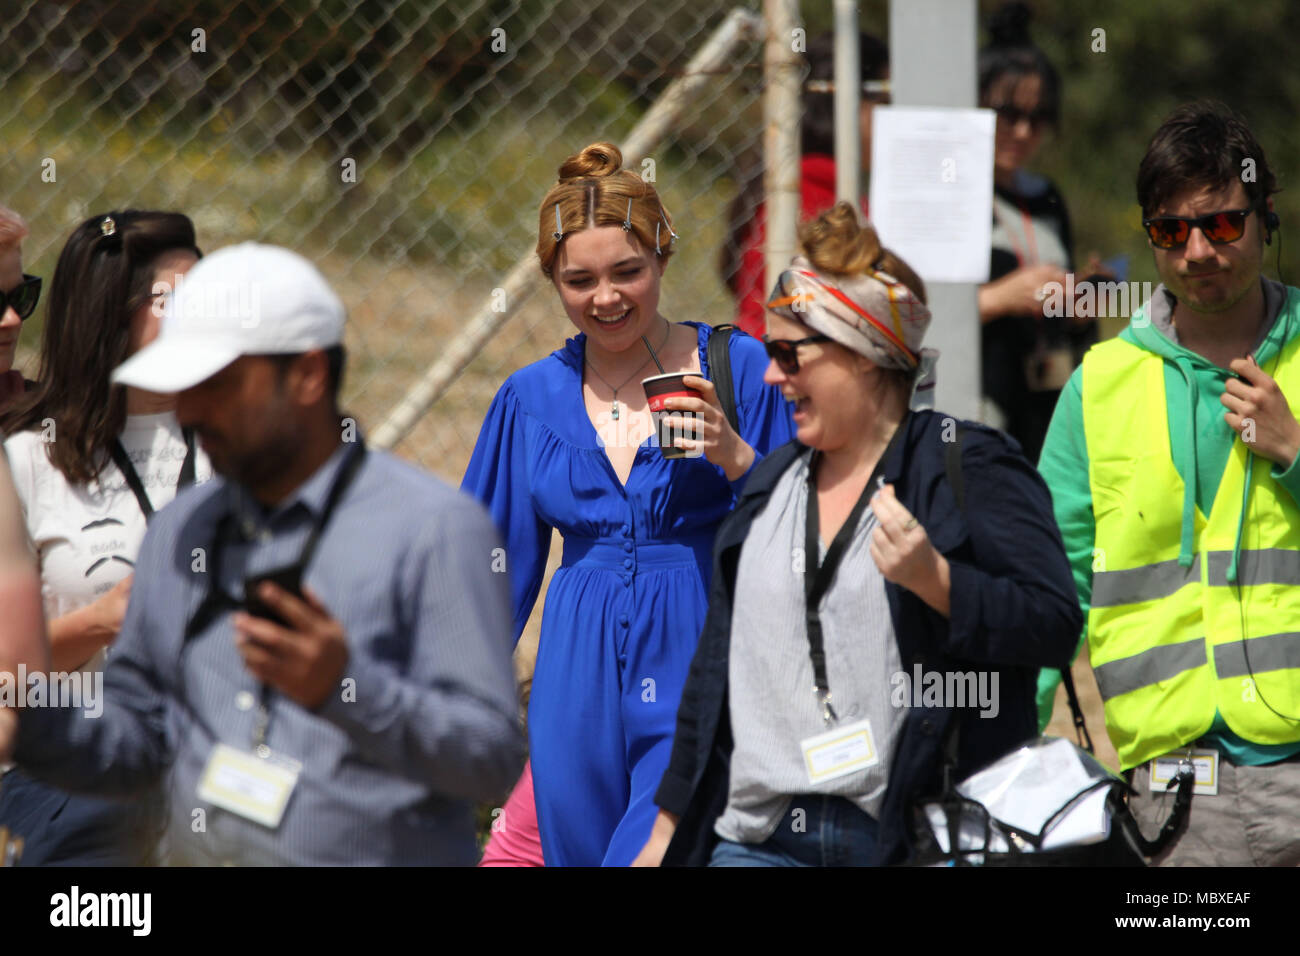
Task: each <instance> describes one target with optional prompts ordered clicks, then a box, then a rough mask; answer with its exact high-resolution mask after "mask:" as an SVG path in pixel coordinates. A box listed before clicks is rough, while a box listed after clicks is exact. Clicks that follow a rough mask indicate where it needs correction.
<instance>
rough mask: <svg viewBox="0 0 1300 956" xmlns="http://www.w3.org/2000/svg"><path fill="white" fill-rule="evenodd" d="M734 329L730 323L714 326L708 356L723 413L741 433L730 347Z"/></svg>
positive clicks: (736, 431)
mask: <svg viewBox="0 0 1300 956" xmlns="http://www.w3.org/2000/svg"><path fill="white" fill-rule="evenodd" d="M734 331H736V327H735V326H734V325H731V324H729V323H727V324H723V325H715V326H714V327H713V334H712V335H710V336H709V347H708V358H709V374H710V375H711V376H712V377H713V387H714V389H715V390H716V391H717V393H718V401H719V402H721V403H722V411H723V414H725V415H726V416H727V422H728V424H730V425H731V430H732V431H733V432H735V433H736V434H737V435H739V434H740V419H739V418H738V417H737V415H736V385H735V382H734V381H733V380H732V377H731V349H730V348H729V343H730V341H731V334H732V333H733V332H734Z"/></svg>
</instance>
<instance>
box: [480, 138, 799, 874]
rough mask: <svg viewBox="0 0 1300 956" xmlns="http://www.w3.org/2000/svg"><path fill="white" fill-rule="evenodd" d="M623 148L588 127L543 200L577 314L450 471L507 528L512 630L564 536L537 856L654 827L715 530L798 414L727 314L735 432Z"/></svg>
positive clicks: (542, 244)
mask: <svg viewBox="0 0 1300 956" xmlns="http://www.w3.org/2000/svg"><path fill="white" fill-rule="evenodd" d="M621 165H622V156H621V154H620V153H619V151H618V149H617V147H615V146H613V145H611V144H609V143H595V144H593V145H591V146H588V147H587V148H586V149H584V150H583V151H582V152H581V153H579V154H577V155H576V156H573V157H570V158H569V159H568V160H566V161H565V163H564V165H563V166H561V167H560V172H559V181H558V182H557V183H556V184H555V185H554V186H553V187H552V188H551V190H550V191H549V192H548V193H547V195H546V197H545V199H543V201H542V205H541V209H540V220H539V230H538V242H537V255H538V259H539V261H540V265H541V269H542V272H543V274H545V275H546V277H547V278H548V279H550V280H551V282H552V283H553V284H554V286H555V289H556V292H557V294H558V295H559V298H560V303H561V304H562V305H563V306H564V310H565V313H566V314H567V315H568V317H569V320H570V321H571V322H572V323H573V325H574V326H575V327H576V328H577V330H578V333H579V334H578V335H576V336H575V337H574V338H572V339H569V340H568V342H566V343H565V346H564V348H561V349H559V350H557V351H555V352H553V353H552V354H551V355H550V356H548V357H546V358H544V359H542V360H541V361H539V362H535V363H533V364H532V365H529V366H527V367H525V368H523V369H520V370H519V371H518V372H516V373H514V374H513V375H511V376H510V378H509V379H507V380H506V382H505V384H504V385H503V386H502V387H501V390H500V391H499V392H498V393H497V396H496V398H495V399H494V401H493V403H492V407H491V409H490V410H489V412H488V415H487V419H486V420H485V422H484V424H483V428H482V431H481V432H480V434H479V438H478V442H477V444H476V446H475V449H474V454H473V458H472V459H471V461H470V464H469V467H468V469H467V471H466V474H465V480H464V482H463V485H462V487H463V488H464V489H465V490H466V491H468V492H470V493H471V494H473V495H474V496H475V497H477V498H479V499H480V500H481V501H483V502H484V504H485V505H486V506H487V507H488V508H489V510H490V511H491V512H492V515H493V517H494V518H495V520H496V522H497V526H498V528H499V529H500V530H501V533H502V536H503V537H504V538H505V541H506V554H507V564H508V569H509V572H510V575H511V579H512V580H511V588H512V596H513V603H514V623H515V636H516V639H517V638H518V636H519V633H520V632H521V631H522V630H523V627H524V624H525V622H526V621H527V620H528V615H529V613H530V611H531V610H532V607H533V604H534V602H535V601H536V599H537V594H538V591H539V589H540V587H541V583H542V577H543V574H544V571H545V567H546V557H547V552H548V549H549V544H550V537H551V531H552V529H555V530H558V531H559V532H560V534H561V536H562V537H563V539H564V557H563V561H562V564H561V567H560V568H559V569H558V570H557V571H556V573H555V575H554V577H553V578H552V580H551V584H550V588H549V590H548V593H547V597H546V605H545V608H544V610H543V613H542V631H541V638H540V641H539V646H538V656H537V664H536V668H535V671H534V677H533V685H532V694H531V699H530V703H529V735H530V742H531V769H532V775H533V787H534V793H535V796H536V805H537V819H538V825H539V829H540V833H541V845H542V848H543V851H544V856H545V861H546V863H547V864H548V865H561V866H563V865H579V866H583V865H585V866H595V865H600V864H609V865H626V864H627V863H629V862H631V860H632V859H633V857H635V856H636V854H637V851H638V850H639V849H640V848H641V846H642V845H643V844H644V843H645V841H646V838H647V837H648V836H649V833H650V826H651V823H652V821H653V819H654V815H655V806H654V803H653V800H652V797H653V794H654V789H655V787H657V786H658V785H659V778H660V776H661V775H662V774H663V770H664V768H665V766H666V765H667V760H668V752H669V749H670V747H671V743H672V733H673V723H674V719H675V717H676V712H677V704H678V698H679V695H680V691H681V685H682V682H683V680H684V679H685V676H686V672H687V669H688V668H689V666H690V660H691V655H692V654H693V653H694V651H695V642H696V638H697V637H698V635H699V631H700V626H701V624H702V623H703V621H704V611H705V608H706V606H707V603H708V600H707V598H708V585H709V578H710V571H711V566H710V554H711V549H712V542H713V534H714V531H715V530H716V529H717V526H718V524H719V523H720V522H721V520H722V518H723V516H724V515H726V513H727V512H728V511H729V510H730V509H731V507H732V505H733V503H734V502H735V500H736V499H737V497H738V496H739V493H740V491H741V489H742V487H743V485H744V482H745V480H746V478H747V476H748V474H749V473H750V471H751V470H752V469H753V466H754V464H755V463H756V462H757V461H758V460H760V459H761V457H762V455H763V454H764V453H765V452H767V451H768V450H769V449H771V448H774V447H776V446H778V445H781V444H784V443H785V442H786V441H787V440H788V439H789V438H790V437H791V436H792V434H793V427H792V425H791V422H790V417H789V409H788V406H787V405H786V403H785V401H784V400H783V399H782V397H781V395H780V393H779V392H778V391H777V390H775V389H772V388H769V387H768V386H766V385H765V384H764V383H763V380H762V377H763V369H764V367H765V365H766V364H767V363H766V357H765V355H764V352H763V348H762V346H761V345H760V343H758V342H757V341H755V340H754V339H751V338H749V337H748V336H745V335H740V334H737V335H733V336H732V338H731V340H730V343H729V355H730V361H731V369H732V376H733V379H734V382H735V398H736V407H737V415H738V419H739V425H740V430H739V433H737V432H736V431H735V430H733V429H732V428H731V426H730V425H729V424H728V422H727V418H726V416H725V415H724V414H723V411H722V405H721V403H720V402H719V400H718V396H717V393H716V390H715V389H714V386H713V383H712V381H711V375H710V370H709V368H708V356H707V347H708V342H709V338H710V336H711V335H712V332H713V330H712V328H711V327H710V326H709V325H707V324H704V323H700V322H682V323H671V322H669V321H668V320H667V319H665V318H664V317H663V316H662V315H661V314H660V313H659V289H660V281H661V278H662V276H663V274H664V271H665V269H666V267H667V265H668V260H669V258H670V257H671V255H672V252H673V245H674V243H675V240H676V239H677V236H676V233H675V232H674V231H673V227H672V220H671V219H670V217H669V216H668V213H667V211H666V210H665V209H664V207H663V204H662V203H661V201H660V199H659V196H658V195H657V193H656V191H655V189H654V186H653V185H651V184H649V183H647V182H645V181H644V180H642V179H641V177H640V176H637V175H636V174H635V173H632V172H629V171H627V170H624V169H622V168H621ZM669 374H681V375H682V376H683V378H682V380H681V382H680V383H679V384H680V385H682V386H685V389H686V390H690V391H691V392H693V393H694V394H682V391H683V390H682V389H678V390H677V391H678V394H676V395H672V396H668V397H664V396H657V397H656V400H655V401H656V405H659V404H660V401H662V407H661V410H660V411H661V414H660V418H661V420H662V426H663V428H664V429H665V430H666V431H668V432H676V434H672V435H671V445H669V444H667V443H665V444H664V445H663V446H662V447H661V445H660V443H659V442H658V441H657V440H656V438H657V435H656V429H655V422H654V419H653V417H652V412H651V410H650V404H649V402H648V400H647V397H646V393H645V389H644V387H643V385H642V382H643V380H645V379H648V378H659V376H660V375H669ZM660 381H663V380H662V379H661V380H660ZM651 386H652V388H654V387H655V383H654V382H651ZM662 412H674V413H683V414H681V415H663V414H662ZM687 413H689V416H690V417H686V414H687ZM688 436H689V437H688ZM677 450H679V451H680V452H681V453H683V455H684V456H683V457H680V458H677V457H671V456H672V455H675V454H677V453H678V451H677ZM509 826H510V823H509V822H508V821H507V823H506V827H507V828H508V827H509Z"/></svg>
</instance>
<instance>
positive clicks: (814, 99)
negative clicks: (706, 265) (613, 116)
mask: <svg viewBox="0 0 1300 956" xmlns="http://www.w3.org/2000/svg"><path fill="white" fill-rule="evenodd" d="M858 40H859V42H858V67H859V70H860V75H861V77H862V84H863V89H862V102H861V106H860V108H859V114H858V132H859V137H860V139H861V144H860V145H861V150H862V169H863V170H864V171H866V170H867V169H868V168H869V167H870V165H871V112H872V110H874V109H875V108H876V106H877V105H880V104H888V103H889V101H890V96H889V92H888V87H889V48H888V47H887V46H885V44H884V43H883V42H881V41H880V40H879V39H878V38H876V37H874V36H872V35H871V34H869V33H860V34H858ZM805 59H806V60H807V62H808V78H807V79H806V80H805V81H804V89H803V98H802V102H803V113H802V116H801V118H800V121H799V151H800V153H801V157H802V158H801V159H800V161H799V194H800V204H799V218H800V221H806V220H809V219H812V218H814V217H816V216H817V215H818V213H821V212H824V211H825V210H827V209H829V208H831V206H833V205H834V204H835V95H834V94H835V89H834V78H835V34H834V33H823V34H822V35H820V36H818V37H816V38H815V39H814V40H813V41H812V42H811V43H809V44H808V51H807V53H806V54H805ZM742 163H743V172H742V173H741V176H740V180H741V182H740V191H739V192H738V194H737V195H736V198H735V199H734V200H732V202H731V206H730V207H729V208H728V210H727V218H728V225H727V241H726V243H725V244H724V245H723V247H722V252H721V255H720V256H719V259H718V270H719V272H720V273H721V275H722V281H723V282H724V283H726V285H727V287H728V288H729V289H731V291H732V293H733V294H734V295H735V297H736V304H737V311H736V324H737V325H738V326H740V328H742V329H744V330H745V331H746V332H748V333H749V334H750V335H752V336H754V337H755V338H761V337H762V336H763V333H764V331H765V330H766V322H767V319H766V310H765V308H764V304H765V303H766V302H767V291H768V288H769V287H770V283H769V282H767V280H766V279H765V278H764V274H765V272H766V259H765V252H764V248H763V247H764V244H765V243H766V241H767V209H766V207H765V205H764V203H763V162H762V156H761V155H760V154H758V153H751V154H750V155H748V156H746V157H745V158H744V159H742ZM863 185H864V188H865V185H866V184H865V183H864V184H863ZM862 211H863V212H864V213H865V212H866V211H867V206H866V199H865V198H864V199H863V201H862Z"/></svg>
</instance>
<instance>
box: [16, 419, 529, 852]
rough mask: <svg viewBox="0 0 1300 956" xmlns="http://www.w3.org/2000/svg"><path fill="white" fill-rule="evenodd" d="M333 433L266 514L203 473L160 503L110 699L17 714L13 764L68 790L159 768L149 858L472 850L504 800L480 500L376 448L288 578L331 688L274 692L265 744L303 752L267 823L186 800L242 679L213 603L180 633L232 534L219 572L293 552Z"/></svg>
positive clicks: (339, 455) (245, 731)
mask: <svg viewBox="0 0 1300 956" xmlns="http://www.w3.org/2000/svg"><path fill="white" fill-rule="evenodd" d="M360 450H361V449H360V448H359V446H357V445H354V444H348V443H344V444H342V445H340V447H339V449H338V450H337V451H336V452H335V453H334V454H333V455H332V456H331V457H330V458H329V459H328V460H327V461H326V463H325V464H324V465H322V466H321V467H320V468H319V469H318V470H317V471H316V473H315V474H313V475H312V477H311V478H309V479H308V480H307V481H306V482H304V483H303V484H302V485H301V486H300V487H299V488H298V489H297V490H296V491H295V492H294V493H293V494H291V495H290V496H289V497H288V498H287V499H286V500H285V501H283V502H281V503H280V504H279V505H278V506H277V507H275V508H274V509H273V510H271V511H269V512H267V511H264V510H263V509H262V508H261V507H260V506H259V505H258V504H257V503H256V502H255V501H254V500H253V498H252V497H251V495H249V493H248V492H247V491H246V490H245V489H243V488H242V487H240V486H238V485H236V484H234V483H232V482H229V481H227V480H225V479H224V478H216V479H214V480H213V481H210V482H208V483H206V484H204V485H201V486H198V487H194V488H191V489H189V490H188V491H186V492H185V493H183V494H182V495H180V496H179V497H178V498H177V499H176V500H175V501H174V502H173V503H172V504H171V505H169V506H167V507H166V508H164V509H163V510H162V511H161V512H159V513H158V515H157V517H156V518H155V520H154V521H153V522H152V523H151V524H150V526H149V530H148V533H147V535H146V536H145V539H144V543H143V545H142V546H141V549H140V555H139V560H138V563H137V567H136V574H135V582H134V584H133V586H132V592H131V600H130V605H129V607H128V610H127V614H126V619H125V621H124V623H123V627H122V632H121V634H120V636H119V638H118V640H117V642H116V643H115V644H114V645H113V648H112V652H111V653H110V655H109V664H108V667H107V669H106V671H105V677H104V682H105V698H106V700H105V707H104V711H103V714H102V716H100V717H99V718H92V717H89V716H87V714H86V713H84V712H83V711H82V710H76V709H29V710H24V711H23V712H22V715H21V718H20V721H19V739H18V746H17V753H16V756H17V760H18V762H19V763H20V764H21V765H22V766H24V767H25V768H26V769H28V770H29V771H30V772H32V773H33V774H34V775H36V776H39V777H41V778H43V779H46V780H49V781H50V782H52V783H55V784H58V785H60V786H63V787H65V788H67V789H73V790H75V789H86V790H92V791H94V792H96V793H100V794H120V795H123V796H129V795H131V794H133V793H138V792H140V791H141V790H143V789H144V788H146V787H148V786H150V785H152V784H155V783H156V782H158V781H159V780H160V779H163V780H164V781H165V789H166V792H167V795H168V798H169V810H168V821H167V829H166V836H165V838H164V841H163V847H164V859H165V860H166V861H168V862H173V863H183V864H199V865H204V864H220V863H240V864H254V865H273V864H466V865H469V864H473V863H474V862H475V860H476V858H477V850H476V847H475V843H474V820H473V806H474V804H475V802H481V801H485V800H491V799H493V798H496V797H498V796H500V795H502V794H503V793H505V792H506V791H507V790H508V789H509V787H510V785H511V784H512V783H513V782H514V781H515V779H516V777H517V775H518V773H519V769H520V766H521V764H522V760H523V739H522V735H521V732H520V728H519V722H518V708H517V703H516V697H515V683H514V677H513V671H512V667H511V657H510V655H511V644H512V631H511V614H510V587H509V582H508V580H507V575H506V574H505V573H504V562H502V561H501V560H499V558H500V555H501V554H503V552H501V551H499V550H497V549H499V548H500V541H499V538H498V536H497V533H496V530H495V529H494V527H493V524H492V522H491V520H490V519H489V517H488V516H487V514H486V513H485V512H484V510H483V508H482V507H481V506H480V505H478V504H477V503H476V502H474V501H473V500H472V499H470V498H469V497H467V496H465V495H463V494H460V493H459V492H457V491H455V490H453V489H451V488H449V487H448V486H446V485H444V484H443V483H442V482H440V481H438V480H437V479H436V478H433V477H432V476H430V475H428V474H426V473H425V472H422V471H420V470H419V469H417V468H415V467H413V466H411V465H408V464H406V463H404V462H402V461H400V460H399V459H397V458H395V457H393V456H391V455H388V454H386V453H385V452H382V451H375V450H370V451H368V452H366V455H365V459H364V461H363V462H362V463H361V466H360V469H359V470H358V472H357V474H356V476H355V479H354V480H353V482H352V483H351V485H350V486H349V487H348V488H347V490H346V492H345V493H344V495H343V497H342V499H341V500H340V502H339V504H338V506H337V508H336V509H335V511H334V514H333V516H332V518H331V520H330V522H329V523H328V525H327V526H326V528H325V530H324V533H323V534H322V536H321V538H320V541H319V545H318V547H317V549H316V552H315V555H314V557H313V558H312V560H311V563H310V564H309V565H308V567H307V569H306V572H305V575H304V578H303V580H304V582H305V584H306V585H307V586H308V587H309V588H311V589H312V590H313V591H314V592H315V593H316V594H318V595H319V596H320V598H321V600H322V601H323V602H324V604H325V607H326V608H327V609H328V610H329V612H330V613H331V615H332V616H333V617H335V618H336V619H337V620H339V621H340V622H341V623H342V625H343V628H344V631H345V633H346V635H347V644H348V661H347V664H346V665H345V667H344V671H343V678H344V679H343V681H342V682H341V685H340V687H339V688H337V689H336V690H335V691H333V692H332V693H331V694H330V696H329V697H328V698H327V700H326V702H325V704H324V705H322V706H321V707H320V708H319V709H317V710H316V711H314V712H313V711H308V710H305V709H304V708H302V707H300V706H299V705H297V704H295V703H294V702H292V701H291V700H289V699H288V698H286V697H284V696H283V695H281V694H279V693H275V692H272V693H271V695H270V701H269V716H270V724H269V727H268V730H267V737H266V743H267V745H268V746H269V747H270V748H271V750H272V751H273V752H274V753H276V754H279V755H283V756H284V757H288V758H291V759H293V760H295V761H297V762H299V763H301V764H302V771H301V774H300V776H299V778H298V781H297V785H296V788H295V790H294V792H293V794H292V796H291V797H290V800H289V803H288V805H287V808H286V810H285V812H284V816H283V818H282V819H281V821H280V824H279V826H278V827H276V828H275V829H271V828H268V827H266V826H263V825H261V824H259V823H255V822H253V821H251V820H248V819H245V818H243V817H241V816H238V815H236V814H234V813H231V812H229V811H226V810H222V809H220V808H218V807H215V806H213V805H211V804H209V803H207V802H205V801H203V800H201V799H200V798H199V797H198V795H197V789H198V782H199V778H200V776H201V775H202V773H203V770H204V768H205V766H206V765H207V763H208V761H209V758H210V757H211V754H212V751H213V748H214V746H215V745H216V744H218V743H225V744H228V745H230V746H232V747H236V748H239V749H241V750H245V751H247V750H251V748H252V744H253V735H254V726H255V722H256V720H257V717H258V713H259V705H258V701H259V699H260V686H259V683H258V682H257V681H256V680H255V679H254V678H253V676H252V675H251V674H250V673H249V672H248V670H247V669H246V668H245V666H244V663H243V659H242V658H241V657H240V655H239V652H238V650H237V648H236V646H235V632H234V628H233V625H232V623H231V614H230V612H229V611H222V612H221V613H219V614H217V615H216V616H215V618H214V619H212V620H211V621H210V623H209V624H208V625H207V626H205V627H203V628H202V629H201V630H199V631H198V633H197V634H196V635H195V636H194V637H193V638H192V639H190V640H189V641H184V640H183V635H184V633H185V629H186V622H187V621H188V620H189V618H190V616H191V615H193V613H194V612H195V611H196V610H197V608H198V606H199V605H200V603H201V602H202V600H203V598H204V596H205V594H206V593H207V591H208V584H209V581H208V572H209V563H210V559H211V550H212V546H213V542H214V535H215V532H216V529H217V527H218V524H219V523H220V522H221V518H222V517H223V516H224V515H227V514H229V515H231V516H232V517H233V519H234V520H231V521H226V522H224V527H225V529H227V533H226V537H227V538H228V540H226V541H225V543H224V545H223V547H222V549H221V551H222V554H221V560H220V582H219V583H220V586H221V587H222V589H223V590H224V591H225V592H226V593H227V594H230V595H232V596H234V597H236V598H238V597H241V596H242V591H243V588H242V582H243V580H244V578H245V577H249V576H252V575H256V574H259V573H264V572H266V571H269V570H272V569H275V568H279V567H281V566H283V565H287V564H291V563H293V562H294V561H296V560H297V559H298V557H299V554H300V552H301V549H302V546H303V543H304V541H305V540H306V538H307V535H308V533H309V531H310V529H311V526H312V524H313V522H314V521H315V520H316V517H317V516H318V514H319V513H320V511H321V509H322V507H323V505H324V503H325V500H326V497H327V495H328V492H329V488H330V485H331V483H332V481H333V479H334V477H335V474H336V472H337V471H338V469H339V468H340V465H341V464H342V463H343V461H344V460H345V457H346V456H347V455H349V454H355V453H358V452H359V451H360Z"/></svg>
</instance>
